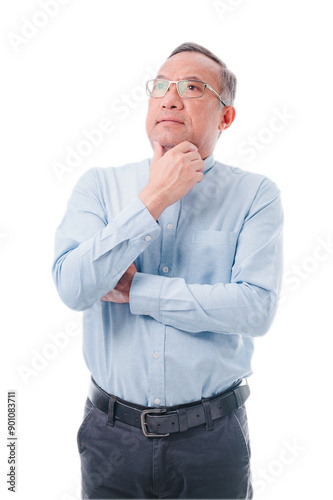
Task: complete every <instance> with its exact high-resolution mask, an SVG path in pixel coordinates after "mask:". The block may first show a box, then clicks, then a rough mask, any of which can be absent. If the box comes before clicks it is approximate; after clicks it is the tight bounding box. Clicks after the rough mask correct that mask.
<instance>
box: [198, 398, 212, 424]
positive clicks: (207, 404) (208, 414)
mask: <svg viewBox="0 0 333 500" xmlns="http://www.w3.org/2000/svg"><path fill="white" fill-rule="evenodd" d="M201 401H202V404H203V407H204V413H205V419H206V429H207V431H212V430H213V429H214V422H213V419H212V409H211V404H210V401H209V399H202V400H201Z"/></svg>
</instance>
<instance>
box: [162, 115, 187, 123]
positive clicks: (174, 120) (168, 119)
mask: <svg viewBox="0 0 333 500" xmlns="http://www.w3.org/2000/svg"><path fill="white" fill-rule="evenodd" d="M157 123H165V124H166V125H172V124H173V125H177V124H178V125H179V124H180V125H184V122H182V121H181V120H180V119H179V118H176V117H175V116H163V117H162V118H159V119H158V120H157Z"/></svg>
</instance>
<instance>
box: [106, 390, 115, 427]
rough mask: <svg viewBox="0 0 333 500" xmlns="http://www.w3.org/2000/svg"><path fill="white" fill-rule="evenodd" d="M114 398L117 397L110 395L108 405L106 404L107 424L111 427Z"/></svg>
mask: <svg viewBox="0 0 333 500" xmlns="http://www.w3.org/2000/svg"><path fill="white" fill-rule="evenodd" d="M116 400H117V398H115V397H114V396H110V400H109V406H108V421H107V425H110V426H111V427H113V426H114V404H115V402H116Z"/></svg>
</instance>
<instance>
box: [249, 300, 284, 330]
mask: <svg viewBox="0 0 333 500" xmlns="http://www.w3.org/2000/svg"><path fill="white" fill-rule="evenodd" d="M276 305H277V301H276V298H275V299H274V300H272V297H271V296H270V295H269V298H268V299H267V300H266V304H264V305H263V304H262V303H261V304H259V305H258V306H257V307H253V308H252V309H251V310H250V311H249V314H248V316H247V318H246V325H247V327H248V328H247V332H246V333H248V334H249V335H250V336H251V337H262V336H263V335H265V334H266V333H267V332H268V330H269V329H270V327H271V324H272V322H273V319H274V316H275V312H276Z"/></svg>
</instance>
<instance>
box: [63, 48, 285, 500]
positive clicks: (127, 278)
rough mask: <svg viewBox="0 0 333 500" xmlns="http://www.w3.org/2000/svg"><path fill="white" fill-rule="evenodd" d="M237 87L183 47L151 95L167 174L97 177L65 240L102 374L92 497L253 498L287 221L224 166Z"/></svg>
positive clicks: (215, 62) (259, 185)
mask: <svg viewBox="0 0 333 500" xmlns="http://www.w3.org/2000/svg"><path fill="white" fill-rule="evenodd" d="M235 88H236V78H235V76H234V75H233V74H232V73H231V72H230V71H229V70H228V68H227V67H226V65H225V64H224V63H223V62H222V61H221V60H220V59H218V58H217V57H216V56H215V55H214V54H212V53H211V52H210V51H208V50H207V49H205V48H204V47H201V46H199V45H197V44H183V45H181V46H180V47H178V48H177V49H175V50H174V51H173V53H172V54H171V55H170V57H169V58H168V59H167V61H166V62H165V63H164V64H163V66H162V67H161V68H160V70H159V74H158V75H157V77H156V79H155V80H152V81H149V82H148V83H147V92H148V94H149V96H150V99H149V107H148V114H147V121H146V128H147V134H148V137H149V140H150V142H151V145H152V148H153V151H154V154H153V158H152V160H151V161H150V160H145V161H142V162H140V163H137V164H129V165H124V166H122V167H118V168H105V169H101V168H93V169H90V170H88V171H87V172H86V173H85V174H84V175H83V176H82V177H81V179H80V180H79V182H78V183H77V185H76V187H75V189H74V191H73V194H72V197H71V198H70V201H69V203H68V209H67V212H66V214H65V217H64V219H63V221H62V222H61V224H60V226H59V228H58V230H57V233H56V250H55V254H56V255H55V262H54V266H53V275H54V280H55V283H56V286H57V288H58V291H59V294H60V296H61V298H62V300H63V301H64V302H65V304H67V305H68V306H69V307H71V308H73V309H75V310H79V311H81V310H82V311H84V317H83V326H84V330H83V350H84V357H85V361H86V364H87V366H88V368H89V370H90V372H91V375H92V383H91V387H90V393H89V398H88V399H87V401H86V408H85V417H84V420H83V423H82V425H81V426H80V429H79V432H78V448H79V453H80V457H81V466H82V495H83V498H244V499H245V498H252V487H251V477H250V446H249V435H248V427H247V418H246V410H245V406H244V403H245V401H246V399H247V397H248V395H249V388H248V385H247V384H246V383H244V379H246V377H248V376H249V375H250V374H251V357H252V353H253V337H256V336H261V335H263V334H264V333H266V332H267V330H268V328H269V326H270V324H271V322H272V318H273V315H274V312H275V309H276V304H277V299H278V290H279V282H280V275H281V260H282V259H281V229H282V219H283V215H282V209H281V202H280V196H279V190H278V188H277V187H276V185H275V184H274V183H273V182H271V181H270V180H269V179H267V178H266V177H264V176H262V175H258V174H253V173H249V172H245V171H242V170H240V169H238V168H234V167H230V166H227V165H224V164H222V163H218V162H217V161H215V160H214V157H213V151H214V148H215V145H216V143H217V140H218V138H219V136H220V135H221V133H222V132H224V130H225V129H227V128H228V127H229V126H230V125H231V124H232V122H233V120H234V118H235V109H234V107H233V102H234V97H235Z"/></svg>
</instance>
